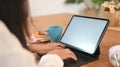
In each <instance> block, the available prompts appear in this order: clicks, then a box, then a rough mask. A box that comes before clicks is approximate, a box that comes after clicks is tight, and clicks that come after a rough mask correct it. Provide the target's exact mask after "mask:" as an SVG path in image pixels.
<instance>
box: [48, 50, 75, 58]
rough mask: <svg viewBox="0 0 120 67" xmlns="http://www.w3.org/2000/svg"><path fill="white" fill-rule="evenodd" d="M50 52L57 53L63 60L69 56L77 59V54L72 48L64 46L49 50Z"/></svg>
mask: <svg viewBox="0 0 120 67" xmlns="http://www.w3.org/2000/svg"><path fill="white" fill-rule="evenodd" d="M48 54H57V55H58V56H59V57H60V58H61V59H62V60H65V59H68V58H71V59H73V60H77V57H76V55H75V54H74V53H73V52H72V51H71V50H70V49H63V48H60V49H55V50H52V51H50V52H48Z"/></svg>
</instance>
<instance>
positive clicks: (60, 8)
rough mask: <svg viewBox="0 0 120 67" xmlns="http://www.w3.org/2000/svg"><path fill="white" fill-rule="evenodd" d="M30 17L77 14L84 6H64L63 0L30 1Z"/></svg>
mask: <svg viewBox="0 0 120 67" xmlns="http://www.w3.org/2000/svg"><path fill="white" fill-rule="evenodd" d="M29 2H30V9H31V14H32V16H38V15H48V14H55V13H74V14H79V13H80V12H81V10H83V9H84V8H85V5H84V4H65V3H64V2H65V0H30V1H29Z"/></svg>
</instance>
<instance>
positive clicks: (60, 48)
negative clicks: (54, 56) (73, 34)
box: [55, 47, 63, 50]
mask: <svg viewBox="0 0 120 67" xmlns="http://www.w3.org/2000/svg"><path fill="white" fill-rule="evenodd" d="M55 49H59V50H62V49H63V48H62V47H56V48H55Z"/></svg>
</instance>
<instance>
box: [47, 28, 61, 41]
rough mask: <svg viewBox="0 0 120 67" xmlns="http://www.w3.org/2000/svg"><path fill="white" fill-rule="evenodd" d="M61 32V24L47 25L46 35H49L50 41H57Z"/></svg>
mask: <svg viewBox="0 0 120 67" xmlns="http://www.w3.org/2000/svg"><path fill="white" fill-rule="evenodd" d="M61 34H62V26H49V27H48V35H49V36H50V40H51V42H59V39H60V37H61Z"/></svg>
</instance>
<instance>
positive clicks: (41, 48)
mask: <svg viewBox="0 0 120 67" xmlns="http://www.w3.org/2000/svg"><path fill="white" fill-rule="evenodd" d="M28 48H29V49H30V51H32V52H35V53H39V54H40V55H43V54H47V53H48V52H49V51H52V50H54V49H59V48H64V45H63V44H60V43H48V44H43V45H42V44H41V45H38V44H32V45H29V46H28Z"/></svg>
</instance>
